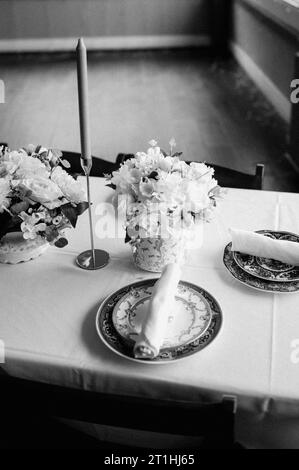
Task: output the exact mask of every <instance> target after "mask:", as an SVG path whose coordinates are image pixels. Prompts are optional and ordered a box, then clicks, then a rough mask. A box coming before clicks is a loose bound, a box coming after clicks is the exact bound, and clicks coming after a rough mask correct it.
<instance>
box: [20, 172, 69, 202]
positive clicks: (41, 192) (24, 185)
mask: <svg viewBox="0 0 299 470" xmlns="http://www.w3.org/2000/svg"><path fill="white" fill-rule="evenodd" d="M18 187H19V189H21V190H22V191H25V192H29V195H28V197H29V199H31V200H32V201H34V202H39V203H40V204H45V203H55V204H56V205H55V206H54V207H58V206H60V205H61V202H60V201H59V198H62V197H63V193H62V192H61V190H60V188H59V187H58V186H57V184H55V183H54V182H53V181H51V180H50V179H46V178H34V179H33V178H31V179H24V180H21V181H20V182H19V185H18Z"/></svg>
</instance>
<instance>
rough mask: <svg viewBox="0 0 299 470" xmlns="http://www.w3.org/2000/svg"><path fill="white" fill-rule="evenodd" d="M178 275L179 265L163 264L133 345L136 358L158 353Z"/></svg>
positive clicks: (173, 298) (146, 357)
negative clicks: (139, 331) (163, 266)
mask: <svg viewBox="0 0 299 470" xmlns="http://www.w3.org/2000/svg"><path fill="white" fill-rule="evenodd" d="M180 276H181V268H180V265H179V264H176V263H171V264H168V265H167V266H165V268H164V269H163V271H162V274H161V277H160V278H159V279H158V281H157V282H156V284H155V286H154V288H153V292H152V296H151V299H150V301H149V307H148V311H147V315H146V318H145V319H144V321H143V325H142V329H141V333H140V334H139V335H138V337H137V340H136V343H135V346H134V356H135V357H136V358H142V359H152V358H154V357H156V356H157V355H158V354H159V351H160V348H161V346H162V344H163V341H164V338H165V332H166V328H167V324H168V316H169V313H170V312H171V311H172V309H173V306H174V302H175V294H176V291H177V286H178V283H179V281H180Z"/></svg>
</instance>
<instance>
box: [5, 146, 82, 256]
mask: <svg viewBox="0 0 299 470" xmlns="http://www.w3.org/2000/svg"><path fill="white" fill-rule="evenodd" d="M69 166H70V165H69V163H68V162H67V161H66V160H63V159H62V153H61V152H60V151H58V150H48V149H46V148H43V147H41V146H38V147H35V146H33V145H30V146H29V147H28V148H26V149H25V148H23V149H20V150H15V151H10V150H9V149H7V148H4V147H0V240H1V238H3V236H4V235H6V234H7V233H9V232H18V231H21V232H22V233H23V237H24V239H35V238H36V237H38V236H40V237H43V238H44V239H45V240H46V241H47V242H49V243H50V244H55V245H56V246H57V247H63V246H65V245H66V244H67V243H68V242H67V240H66V238H65V236H64V230H65V229H66V228H68V227H75V226H76V222H77V218H78V216H79V215H81V214H82V213H83V212H84V211H85V210H86V209H87V208H88V203H87V202H85V201H86V194H85V190H84V189H83V188H82V186H81V184H80V183H79V182H78V181H77V180H76V179H74V178H73V177H72V176H71V175H69V174H68V173H67V172H66V171H65V170H64V168H63V167H65V168H69Z"/></svg>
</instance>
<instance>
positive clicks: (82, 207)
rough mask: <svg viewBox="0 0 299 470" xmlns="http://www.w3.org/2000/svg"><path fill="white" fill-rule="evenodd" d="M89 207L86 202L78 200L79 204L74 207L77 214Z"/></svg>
mask: <svg viewBox="0 0 299 470" xmlns="http://www.w3.org/2000/svg"><path fill="white" fill-rule="evenodd" d="M88 207H89V204H88V202H79V204H78V205H77V207H76V211H77V215H78V216H79V215H82V214H83V212H85V211H86V210H87V209H88Z"/></svg>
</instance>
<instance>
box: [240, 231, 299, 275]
mask: <svg viewBox="0 0 299 470" xmlns="http://www.w3.org/2000/svg"><path fill="white" fill-rule="evenodd" d="M257 233H260V234H262V235H264V236H265V237H269V238H273V239H274V240H287V241H291V242H295V243H299V235H295V234H294V233H289V232H277V231H273V230H259V231H257ZM233 257H234V260H235V261H236V263H237V264H238V266H239V267H240V268H241V269H243V271H245V272H246V273H248V274H251V275H252V276H255V277H258V278H260V279H264V280H265V281H275V282H293V281H299V267H298V266H291V265H289V264H285V263H281V262H280V261H277V260H274V259H268V258H259V257H257V256H251V255H247V254H245V253H239V252H238V251H234V252H233Z"/></svg>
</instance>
